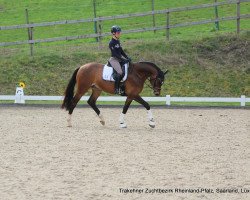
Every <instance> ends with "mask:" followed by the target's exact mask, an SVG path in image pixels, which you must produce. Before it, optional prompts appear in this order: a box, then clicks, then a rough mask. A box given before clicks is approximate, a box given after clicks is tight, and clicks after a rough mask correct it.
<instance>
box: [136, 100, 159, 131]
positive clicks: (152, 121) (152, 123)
mask: <svg viewBox="0 0 250 200" xmlns="http://www.w3.org/2000/svg"><path fill="white" fill-rule="evenodd" d="M134 100H135V101H136V102H138V103H140V104H142V105H143V106H144V107H145V108H146V109H147V111H148V119H149V126H150V127H151V128H154V127H155V122H154V118H153V114H152V112H151V110H150V105H149V104H148V103H147V102H146V101H144V100H143V98H141V97H140V96H137V97H136V98H134Z"/></svg>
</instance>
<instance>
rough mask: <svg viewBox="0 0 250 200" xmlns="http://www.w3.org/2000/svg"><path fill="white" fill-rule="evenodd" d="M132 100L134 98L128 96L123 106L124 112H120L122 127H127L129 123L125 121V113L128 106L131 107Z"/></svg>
mask: <svg viewBox="0 0 250 200" xmlns="http://www.w3.org/2000/svg"><path fill="white" fill-rule="evenodd" d="M132 101H133V99H132V98H129V97H127V99H126V101H125V105H124V106H123V110H122V113H121V114H120V117H119V123H120V128H127V124H126V122H125V119H124V117H125V115H126V113H127V111H128V108H129V106H130V104H131V102H132Z"/></svg>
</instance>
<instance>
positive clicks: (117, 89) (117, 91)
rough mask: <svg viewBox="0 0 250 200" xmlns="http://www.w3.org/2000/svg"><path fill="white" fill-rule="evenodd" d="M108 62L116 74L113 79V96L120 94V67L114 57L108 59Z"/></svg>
mask: <svg viewBox="0 0 250 200" xmlns="http://www.w3.org/2000/svg"><path fill="white" fill-rule="evenodd" d="M109 62H110V64H111V66H112V67H113V68H114V69H115V71H116V72H117V76H116V77H114V79H115V94H121V91H120V81H121V79H122V68H121V65H120V63H119V61H118V60H117V59H116V58H114V57H111V58H110V59H109Z"/></svg>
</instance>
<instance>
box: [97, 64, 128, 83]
mask: <svg viewBox="0 0 250 200" xmlns="http://www.w3.org/2000/svg"><path fill="white" fill-rule="evenodd" d="M113 70H114V69H113V67H109V66H107V64H106V65H104V67H103V73H102V78H103V80H106V81H115V80H114V79H113V76H112V74H113ZM127 77H128V63H126V64H125V75H124V77H123V79H122V80H121V82H124V81H126V79H127Z"/></svg>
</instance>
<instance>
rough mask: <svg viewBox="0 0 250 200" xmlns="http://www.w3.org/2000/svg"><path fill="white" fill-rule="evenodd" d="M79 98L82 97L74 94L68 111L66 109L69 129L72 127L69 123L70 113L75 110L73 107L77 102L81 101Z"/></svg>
mask: <svg viewBox="0 0 250 200" xmlns="http://www.w3.org/2000/svg"><path fill="white" fill-rule="evenodd" d="M81 97H82V94H78V93H76V94H75V96H74V98H73V99H72V102H71V105H70V107H69V109H68V110H69V117H68V119H67V122H68V127H71V126H72V123H71V116H72V113H73V111H74V109H75V107H76V105H77V103H78V101H79V100H80V99H81Z"/></svg>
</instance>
